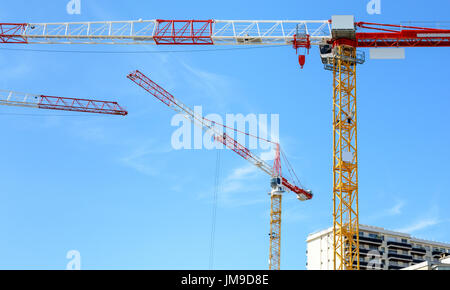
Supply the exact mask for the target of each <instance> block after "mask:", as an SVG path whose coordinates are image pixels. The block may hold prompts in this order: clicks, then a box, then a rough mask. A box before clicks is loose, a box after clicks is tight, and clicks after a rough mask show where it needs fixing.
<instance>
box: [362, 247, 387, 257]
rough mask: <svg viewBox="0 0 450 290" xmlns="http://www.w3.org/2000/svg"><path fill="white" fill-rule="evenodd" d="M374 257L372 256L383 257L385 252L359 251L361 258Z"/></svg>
mask: <svg viewBox="0 0 450 290" xmlns="http://www.w3.org/2000/svg"><path fill="white" fill-rule="evenodd" d="M369 253H370V255H372V256H377V257H378V256H382V255H383V253H384V252H383V251H380V250H377V249H359V255H360V256H367V254H369Z"/></svg>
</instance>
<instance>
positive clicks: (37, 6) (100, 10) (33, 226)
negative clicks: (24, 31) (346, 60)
mask: <svg viewBox="0 0 450 290" xmlns="http://www.w3.org/2000/svg"><path fill="white" fill-rule="evenodd" d="M4 2H6V1H4ZM67 2H68V1H66V0H59V1H43V0H41V1H29V0H28V1H25V0H17V1H8V3H4V4H3V5H2V10H1V11H0V17H1V19H2V22H56V21H94V20H130V19H138V18H143V19H155V18H168V19H171V18H197V19H209V18H215V19H329V18H330V17H331V15H333V14H354V15H355V16H356V18H357V20H358V21H368V22H381V23H393V24H396V23H399V22H400V21H425V20H426V21H445V20H448V13H447V12H448V11H449V8H450V3H448V1H444V0H441V1H433V0H430V1H414V2H413V1H406V0H397V1H387V0H382V2H381V3H382V14H381V15H369V14H367V12H366V4H367V2H368V1H363V0H360V1H350V0H347V1H344V0H342V1H321V2H320V4H318V3H317V2H314V1H276V2H274V1H237V0H230V1H222V2H217V3H215V2H212V1H172V2H171V3H172V4H171V5H170V6H169V5H168V4H165V3H164V2H161V1H160V2H157V1H137V0H133V1H132V0H130V1H126V5H125V4H119V1H106V0H82V13H81V15H68V14H67V13H66V4H67ZM111 2H114V3H111ZM120 3H125V2H124V1H121V2H120ZM5 47H6V48H22V46H14V47H13V46H1V47H0V88H1V89H11V90H16V91H24V92H30V93H36V94H49V95H59V96H66V97H84V98H94V99H107V100H117V101H119V103H120V104H122V105H123V106H125V107H126V108H127V109H128V111H129V115H128V116H127V117H117V116H93V115H82V114H78V113H77V114H74V113H61V112H56V113H55V112H52V111H48V112H47V111H43V112H42V111H38V112H37V111H34V110H33V109H25V108H23V109H22V108H7V107H5V108H0V110H1V111H0V120H1V122H2V124H3V126H2V138H1V139H2V142H1V143H0V152H2V154H0V176H1V178H0V184H1V191H0V232H1V237H2V238H0V268H1V269H10V268H13V269H24V268H25V269H30V268H31V269H65V267H66V264H67V263H68V259H66V253H67V252H68V251H70V250H77V251H79V252H80V254H81V263H82V265H81V266H82V268H83V269H206V268H207V267H208V260H209V241H210V240H209V237H210V225H211V211H212V197H213V185H214V170H215V165H216V164H215V160H216V151H214V150H181V151H176V150H173V149H172V148H171V143H170V138H171V135H172V133H173V131H174V127H171V126H170V120H171V118H172V116H173V113H172V111H170V110H168V109H167V108H165V107H164V106H163V105H162V104H161V103H159V102H157V101H156V100H155V99H154V98H153V97H151V96H150V95H148V94H146V93H145V92H144V91H143V90H142V89H140V88H138V87H136V86H135V85H134V84H133V83H131V82H130V81H129V80H127V79H126V74H127V73H129V72H131V71H132V70H135V69H140V70H142V71H143V72H144V73H148V74H149V75H150V76H151V77H152V78H153V79H154V80H155V81H157V82H158V83H160V84H161V85H162V86H163V87H165V88H166V89H167V90H169V91H171V92H172V93H173V94H174V95H176V96H178V97H179V98H180V99H181V100H183V101H184V102H185V103H186V104H190V105H192V106H194V105H202V106H203V110H204V112H205V113H219V114H223V115H225V114H226V113H242V114H249V113H257V114H279V115H280V137H281V143H282V146H283V148H284V151H285V152H286V153H287V154H288V158H289V159H290V162H291V164H292V165H293V167H294V168H295V170H296V172H297V175H298V176H299V177H300V179H301V181H302V183H303V184H304V185H305V186H307V187H308V188H311V189H312V190H313V191H314V193H315V197H314V199H313V200H311V201H308V202H305V203H300V202H298V201H297V200H296V199H295V198H294V196H293V195H292V194H287V195H286V196H285V198H284V200H283V227H282V268H284V269H304V268H305V262H306V261H305V259H306V256H305V239H306V236H307V234H308V233H311V232H313V231H316V230H319V229H323V228H325V227H329V226H330V225H331V219H332V217H331V213H332V203H331V201H332V199H331V198H332V194H331V184H332V172H331V162H332V159H331V156H332V127H331V118H332V114H331V97H332V95H331V81H332V79H331V77H332V76H331V75H330V73H329V72H328V71H324V70H323V68H322V65H321V62H320V59H319V57H318V53H317V51H316V49H313V50H312V51H311V53H310V55H309V56H307V63H306V66H305V69H304V70H300V69H299V66H298V63H297V60H296V55H295V51H294V50H293V49H291V48H289V47H275V48H264V49H250V50H238V51H210V52H203V53H199V52H197V53H192V52H186V53H172V54H168V53H160V54H158V53H153V54H77V53H47V52H30V51H28V52H27V51H11V50H4V49H1V48H5ZM23 48H34V49H60V50H64V49H66V50H68V49H70V50H79V49H81V50H95V49H98V50H111V51H137V50H145V49H146V50H158V49H160V48H153V47H142V46H141V47H128V46H127V47H125V46H120V47H112V46H96V47H92V46H75V45H74V46H64V45H52V46H44V45H41V46H39V45H36V46H26V47H25V46H24V47H23ZM164 50H167V48H164ZM448 51H449V50H448V49H446V48H436V49H426V48H417V49H407V50H406V59H405V60H376V61H375V60H368V61H367V62H366V64H364V65H362V66H360V67H359V68H358V70H359V73H358V96H359V100H358V102H359V103H358V106H359V108H358V110H359V120H358V121H359V139H358V140H359V165H360V171H359V175H360V183H359V184H360V221H361V223H363V224H371V225H376V226H382V227H385V228H388V229H392V230H404V231H407V232H410V233H411V234H413V235H414V236H417V237H420V238H424V239H433V240H438V241H444V242H445V241H447V242H450V233H449V232H448V229H449V224H450V214H449V210H450V206H449V204H450V197H449V194H448V193H449V190H448V188H450V179H449V175H450V170H449V167H448V164H449V162H450V154H449V152H448V148H450V137H449V134H448V124H449V122H450V114H448V108H449V106H450V98H449V93H448V73H446V69H447V68H448V67H449V65H450V60H449V59H448V58H447V57H446V56H447V55H448ZM15 114H33V115H15ZM34 114H40V115H38V116H36V115H34ZM41 114H44V115H41ZM221 156H222V160H223V162H222V163H221V169H222V171H221V176H222V178H221V184H222V186H221V191H220V192H219V202H218V212H217V225H216V246H215V249H216V251H215V266H214V268H216V269H266V268H267V261H268V252H269V249H268V245H269V241H268V236H267V233H268V231H269V204H270V201H269V197H268V195H267V192H268V190H269V183H268V181H269V180H268V178H267V176H266V175H265V174H264V173H262V172H258V171H256V170H252V169H251V167H249V165H248V164H247V163H246V161H245V160H243V159H241V158H240V157H239V156H237V155H235V154H234V153H233V152H230V151H224V152H221Z"/></svg>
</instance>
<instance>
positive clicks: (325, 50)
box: [319, 44, 333, 64]
mask: <svg viewBox="0 0 450 290" xmlns="http://www.w3.org/2000/svg"><path fill="white" fill-rule="evenodd" d="M319 50H320V58H321V59H322V63H323V64H332V63H333V62H332V59H333V45H331V44H321V45H319Z"/></svg>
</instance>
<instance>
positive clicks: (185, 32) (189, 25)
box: [153, 19, 214, 45]
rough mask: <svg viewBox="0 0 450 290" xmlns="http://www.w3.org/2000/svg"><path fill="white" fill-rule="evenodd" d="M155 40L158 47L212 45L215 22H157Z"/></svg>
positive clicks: (160, 20) (159, 20)
mask: <svg viewBox="0 0 450 290" xmlns="http://www.w3.org/2000/svg"><path fill="white" fill-rule="evenodd" d="M156 21H157V24H156V30H155V35H154V36H153V39H154V40H155V42H156V44H158V45H212V44H214V42H213V40H212V38H211V36H212V33H213V31H212V30H213V28H212V24H213V22H214V20H212V19H210V20H162V19H158V20H156Z"/></svg>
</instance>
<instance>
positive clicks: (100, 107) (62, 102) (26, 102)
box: [0, 90, 128, 116]
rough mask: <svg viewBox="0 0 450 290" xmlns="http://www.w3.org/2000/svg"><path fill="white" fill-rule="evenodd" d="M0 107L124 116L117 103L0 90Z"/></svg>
mask: <svg viewBox="0 0 450 290" xmlns="http://www.w3.org/2000/svg"><path fill="white" fill-rule="evenodd" d="M0 105H5V106H16V107H28V108H37V109H49V110H61V111H74V112H85V113H97V114H109V115H121V116H126V115H127V114H128V112H127V111H126V110H125V109H124V108H122V107H121V106H120V105H119V104H118V103H117V102H110V101H98V100H88V99H75V98H64V97H53V96H45V95H33V94H27V93H18V92H13V91H5V90H0Z"/></svg>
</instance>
